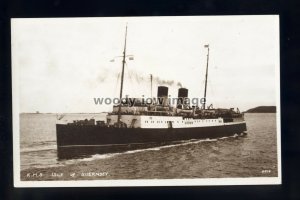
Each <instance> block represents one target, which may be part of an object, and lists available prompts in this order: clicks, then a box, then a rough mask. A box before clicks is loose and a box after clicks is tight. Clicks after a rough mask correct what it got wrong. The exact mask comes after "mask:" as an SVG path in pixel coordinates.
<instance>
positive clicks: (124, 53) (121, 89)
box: [117, 24, 127, 127]
mask: <svg viewBox="0 0 300 200" xmlns="http://www.w3.org/2000/svg"><path fill="white" fill-rule="evenodd" d="M126 40H127V24H126V31H125V43H124V51H123V61H122V73H121V74H122V75H121V87H120V104H119V110H118V122H117V123H118V126H119V127H120V126H121V125H120V120H121V107H122V103H121V99H122V94H123V81H124V67H125V63H126V60H125V58H126Z"/></svg>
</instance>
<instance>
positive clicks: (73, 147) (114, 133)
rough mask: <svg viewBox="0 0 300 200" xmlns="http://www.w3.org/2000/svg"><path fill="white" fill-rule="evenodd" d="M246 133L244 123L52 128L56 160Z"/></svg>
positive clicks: (67, 126) (65, 126)
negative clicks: (155, 127)
mask: <svg viewBox="0 0 300 200" xmlns="http://www.w3.org/2000/svg"><path fill="white" fill-rule="evenodd" d="M246 130H247V128H246V123H245V122H239V123H228V124H226V125H220V126H209V127H196V128H169V129H143V128H113V127H101V126H95V125H84V126H78V125H70V124H68V125H64V124H57V125H56V134H57V150H58V151H57V153H58V158H59V159H69V158H78V157H83V156H86V155H91V154H95V153H97V154H104V153H114V152H122V151H126V150H133V149H139V148H148V147H155V146H161V145H167V144H174V143H178V142H180V141H184V140H192V139H205V138H210V139H213V138H218V137H226V136H232V135H234V134H240V133H243V132H245V131H246Z"/></svg>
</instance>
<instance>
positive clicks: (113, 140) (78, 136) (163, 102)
mask: <svg viewBox="0 0 300 200" xmlns="http://www.w3.org/2000/svg"><path fill="white" fill-rule="evenodd" d="M126 39H127V25H126V31H125V42H124V50H123V55H122V68H121V69H122V71H121V85H120V95H119V97H120V100H121V99H124V98H123V82H124V67H125V64H126V59H127V58H128V56H127V55H126V42H127V40H126ZM204 47H205V48H207V62H206V63H207V64H206V73H205V88H204V98H203V99H204V102H203V104H202V106H190V105H189V102H188V101H186V99H187V98H188V93H189V90H188V89H187V88H179V89H178V101H177V104H176V105H170V104H169V103H168V97H169V96H168V95H169V94H168V91H169V88H168V87H167V86H163V85H161V86H158V88H157V99H158V101H157V102H156V103H151V104H144V103H142V100H140V99H138V100H137V101H136V102H135V104H134V105H130V106H129V102H128V99H126V98H125V101H121V102H120V103H119V104H118V105H115V106H113V110H112V112H109V113H107V115H106V120H95V119H93V118H92V119H85V120H74V121H72V122H63V121H62V120H61V118H60V119H59V122H57V123H56V137H57V156H58V159H70V158H77V157H83V156H87V155H92V154H106V153H115V152H124V151H128V150H135V149H141V148H148V147H157V146H163V145H169V144H178V143H182V142H185V141H193V140H199V139H213V138H220V137H228V136H234V135H243V134H246V131H247V126H246V121H245V120H244V114H243V113H241V112H240V111H239V109H238V108H236V109H234V108H229V109H224V108H213V107H212V105H210V106H206V91H207V78H208V61H209V45H205V46H204ZM151 90H152V75H151Z"/></svg>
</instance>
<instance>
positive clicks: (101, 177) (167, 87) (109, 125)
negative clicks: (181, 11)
mask: <svg viewBox="0 0 300 200" xmlns="http://www.w3.org/2000/svg"><path fill="white" fill-rule="evenodd" d="M11 55H12V95H13V96H12V98H13V150H14V151H13V161H14V185H15V187H74V186H75V187H87V186H96V187H110V186H112V187H114V186H187V185H191V186H193V185H195V186H198V185H199V186H201V185H261V184H281V146H280V144H281V141H280V138H281V132H280V66H279V64H280V55H279V16H278V15H252V16H247V15H236V16H180V17H179V16H172V17H171V16H170V17H87V18H13V19H11Z"/></svg>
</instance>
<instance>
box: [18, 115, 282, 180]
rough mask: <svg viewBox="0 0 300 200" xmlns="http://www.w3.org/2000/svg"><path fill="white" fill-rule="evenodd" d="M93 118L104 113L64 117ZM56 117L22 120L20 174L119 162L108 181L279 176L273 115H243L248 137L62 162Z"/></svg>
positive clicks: (31, 116) (235, 137)
mask: <svg viewBox="0 0 300 200" xmlns="http://www.w3.org/2000/svg"><path fill="white" fill-rule="evenodd" d="M92 117H93V118H95V119H104V118H105V114H67V115H66V116H65V117H64V118H63V119H64V120H70V121H72V120H73V119H74V120H75V119H85V118H92ZM56 118H57V116H56V114H21V115H20V129H21V130H20V142H21V143H20V150H21V170H25V169H35V168H45V169H46V168H50V167H55V166H65V167H68V165H71V164H74V163H82V162H85V163H86V164H87V165H88V164H89V161H93V160H102V162H100V166H98V167H99V168H101V167H106V168H107V167H108V166H110V169H111V170H113V166H115V165H116V162H117V163H119V164H118V165H120V163H121V164H122V163H123V164H122V166H121V165H120V166H118V173H115V174H116V177H112V178H124V177H125V178H145V177H146V178H181V177H193V178H212V177H253V176H277V146H276V114H273V113H270V114H263V113H262V114H245V120H246V122H247V129H248V131H247V133H248V134H247V135H243V136H233V137H226V138H219V139H213V140H209V139H206V140H193V141H187V142H184V143H182V144H177V145H169V146H163V147H157V148H150V149H140V150H135V151H127V152H123V153H116V154H106V155H92V156H90V157H87V158H82V159H73V160H63V161H58V160H57V155H56V132H55V123H56ZM129 161H130V162H129ZM101 165H103V166H101ZM93 167H95V166H93ZM132 171H134V172H135V173H132ZM266 173H267V174H266ZM162 176H163V177H162Z"/></svg>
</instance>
